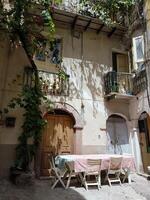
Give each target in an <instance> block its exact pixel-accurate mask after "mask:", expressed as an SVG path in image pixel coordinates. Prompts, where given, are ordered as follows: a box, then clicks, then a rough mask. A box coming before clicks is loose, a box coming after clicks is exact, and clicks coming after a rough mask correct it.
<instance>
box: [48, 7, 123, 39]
mask: <svg viewBox="0 0 150 200" xmlns="http://www.w3.org/2000/svg"><path fill="white" fill-rule="evenodd" d="M51 10H52V17H53V20H54V22H55V25H56V27H60V28H70V29H73V30H75V31H79V32H85V31H94V32H95V33H97V34H100V33H101V32H105V33H106V34H107V36H108V37H109V38H110V37H111V36H112V35H117V36H123V35H124V34H125V33H126V32H127V27H124V26H121V25H118V24H114V25H113V26H108V25H106V24H104V23H103V22H102V21H101V20H100V19H97V18H92V17H89V16H84V15H81V14H77V13H72V12H68V11H66V10H62V9H59V8H56V7H52V8H51Z"/></svg>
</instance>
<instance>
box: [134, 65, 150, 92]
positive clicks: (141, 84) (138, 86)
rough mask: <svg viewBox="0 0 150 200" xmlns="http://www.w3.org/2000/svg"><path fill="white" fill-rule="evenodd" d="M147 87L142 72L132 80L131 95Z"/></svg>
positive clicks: (144, 74)
mask: <svg viewBox="0 0 150 200" xmlns="http://www.w3.org/2000/svg"><path fill="white" fill-rule="evenodd" d="M146 87H147V78H146V70H145V69H144V70H142V71H140V72H139V73H137V74H136V75H135V77H134V78H133V93H134V94H135V95H136V94H138V93H140V92H142V91H144V90H145V89H146Z"/></svg>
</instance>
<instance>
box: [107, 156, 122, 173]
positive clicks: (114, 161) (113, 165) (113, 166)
mask: <svg viewBox="0 0 150 200" xmlns="http://www.w3.org/2000/svg"><path fill="white" fill-rule="evenodd" d="M121 168H122V157H111V158H110V163H109V170H121Z"/></svg>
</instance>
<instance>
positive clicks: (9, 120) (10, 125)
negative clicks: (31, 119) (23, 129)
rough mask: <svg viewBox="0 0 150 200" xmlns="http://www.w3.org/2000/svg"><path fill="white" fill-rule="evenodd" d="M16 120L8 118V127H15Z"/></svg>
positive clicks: (6, 123)
mask: <svg viewBox="0 0 150 200" xmlns="http://www.w3.org/2000/svg"><path fill="white" fill-rule="evenodd" d="M15 122H16V118H15V117H6V119H5V125H6V127H15Z"/></svg>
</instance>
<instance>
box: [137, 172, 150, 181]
mask: <svg viewBox="0 0 150 200" xmlns="http://www.w3.org/2000/svg"><path fill="white" fill-rule="evenodd" d="M137 174H138V175H139V176H143V177H144V178H146V179H147V180H150V175H149V174H146V173H137Z"/></svg>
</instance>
